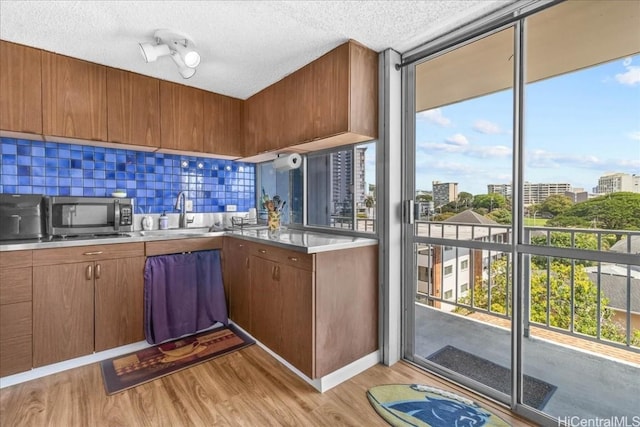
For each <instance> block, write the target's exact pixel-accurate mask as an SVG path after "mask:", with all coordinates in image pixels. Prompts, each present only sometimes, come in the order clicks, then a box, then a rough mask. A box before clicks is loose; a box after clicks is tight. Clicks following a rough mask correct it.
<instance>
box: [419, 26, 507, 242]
mask: <svg viewBox="0 0 640 427" xmlns="http://www.w3.org/2000/svg"><path fill="white" fill-rule="evenodd" d="M512 57H513V29H511V28H509V29H506V30H503V31H500V32H498V33H495V34H492V35H490V36H487V37H484V38H482V39H480V40H477V41H475V42H473V43H470V44H468V45H466V46H462V47H460V48H457V49H455V50H453V51H451V52H448V53H445V54H443V55H440V56H438V57H435V58H433V59H430V60H428V61H425V62H424V63H421V64H419V65H417V66H416V120H415V123H416V128H415V138H416V153H415V173H416V176H415V189H416V197H415V199H416V202H417V203H418V221H416V234H417V235H419V236H432V237H442V238H448V239H456V240H480V239H482V240H486V241H496V240H497V239H498V237H497V236H500V239H502V238H503V235H505V234H506V235H510V233H509V228H510V227H509V225H510V224H511V222H512V221H511V192H510V183H511V179H512V163H513V160H512V155H513V150H512V145H513V132H512V123H513V89H512V88H513V61H512ZM502 183H505V184H507V186H508V187H509V191H506V190H505V191H502V192H499V191H497V190H496V188H494V186H495V185H497V184H502ZM448 223H451V224H469V226H458V225H456V226H449V224H448ZM504 241H505V242H506V241H508V239H507V240H504Z"/></svg>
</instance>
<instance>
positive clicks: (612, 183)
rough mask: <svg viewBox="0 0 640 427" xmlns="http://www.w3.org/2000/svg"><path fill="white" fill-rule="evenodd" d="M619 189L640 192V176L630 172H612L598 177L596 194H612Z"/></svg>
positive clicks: (594, 190) (595, 188) (594, 189)
mask: <svg viewBox="0 0 640 427" xmlns="http://www.w3.org/2000/svg"><path fill="white" fill-rule="evenodd" d="M619 191H632V192H635V193H639V192H640V176H638V175H630V174H628V173H620V172H612V173H607V174H604V175H602V176H601V177H600V178H599V179H598V186H597V187H594V188H593V192H594V193H596V194H610V193H617V192H619Z"/></svg>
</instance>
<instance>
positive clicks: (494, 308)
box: [456, 258, 640, 347]
mask: <svg viewBox="0 0 640 427" xmlns="http://www.w3.org/2000/svg"><path fill="white" fill-rule="evenodd" d="M549 270H550V274H549V275H548V276H547V270H546V269H539V268H537V267H536V265H535V264H534V265H533V266H532V269H531V274H530V299H531V301H530V304H531V312H530V319H531V321H532V322H535V323H541V324H546V322H547V314H548V316H549V325H551V326H554V327H556V328H560V329H566V330H569V329H570V326H571V314H572V309H573V321H574V323H573V329H574V331H576V332H578V333H581V334H585V335H590V336H596V334H597V324H598V318H597V313H598V310H597V308H598V299H597V296H598V288H597V287H596V285H595V284H594V283H593V282H591V280H589V276H588V275H587V272H586V270H585V269H584V267H583V266H581V265H574V266H573V267H572V266H571V265H566V264H563V263H561V262H556V261H553V262H552V263H551V266H550V269H549ZM572 276H573V280H572ZM547 283H548V288H547ZM572 283H573V301H574V304H573V307H572V306H571V291H572V290H571V286H572ZM489 289H491V295H490V297H491V304H490V305H491V307H490V309H489ZM471 295H472V294H471V292H469V293H468V295H466V296H464V297H462V298H460V299H459V300H458V302H459V303H461V304H464V305H466V306H468V308H465V309H462V308H460V309H457V310H456V311H457V312H461V313H468V312H472V311H473V310H474V309H482V310H488V311H490V312H492V313H498V314H502V315H507V316H510V313H511V276H510V271H509V265H508V263H507V259H506V258H503V259H500V260H497V261H495V262H493V263H492V264H491V275H490V280H489V281H488V280H485V279H482V278H481V277H478V278H476V280H475V284H474V286H473V301H471ZM547 296H548V299H549V302H548V304H547ZM608 304H609V300H608V299H607V298H606V296H602V298H601V299H600V322H601V329H600V334H601V337H602V338H604V339H607V340H611V341H615V342H621V343H624V342H625V340H626V336H625V333H624V328H623V327H622V326H620V325H618V324H617V323H616V322H615V321H614V320H613V311H612V310H611V309H609V308H608V307H607V305H608ZM632 345H634V346H636V347H640V330H637V329H636V330H634V331H633V334H632Z"/></svg>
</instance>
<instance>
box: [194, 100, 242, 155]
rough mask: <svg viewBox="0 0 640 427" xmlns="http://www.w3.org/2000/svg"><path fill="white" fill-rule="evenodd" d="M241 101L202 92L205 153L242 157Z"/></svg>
mask: <svg viewBox="0 0 640 427" xmlns="http://www.w3.org/2000/svg"><path fill="white" fill-rule="evenodd" d="M242 120H243V101H242V100H240V99H237V98H231V97H229V96H224V95H219V94H217V93H213V92H204V146H203V151H204V152H205V153H216V154H222V155H227V156H234V157H242V156H244V154H245V150H244V144H243V135H242Z"/></svg>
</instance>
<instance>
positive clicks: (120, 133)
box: [107, 68, 160, 147]
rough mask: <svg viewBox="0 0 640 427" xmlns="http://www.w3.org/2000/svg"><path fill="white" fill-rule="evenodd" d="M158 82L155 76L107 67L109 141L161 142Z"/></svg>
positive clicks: (147, 145) (153, 145) (158, 143)
mask: <svg viewBox="0 0 640 427" xmlns="http://www.w3.org/2000/svg"><path fill="white" fill-rule="evenodd" d="M159 86H160V84H159V80H157V79H154V78H151V77H146V76H142V75H140V74H135V73H130V72H128V71H122V70H118V69H115V68H107V113H108V122H107V125H108V126H107V128H108V138H109V141H111V142H119V143H125V144H134V145H140V146H146V147H159V146H160V99H159V97H160V95H159Z"/></svg>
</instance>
